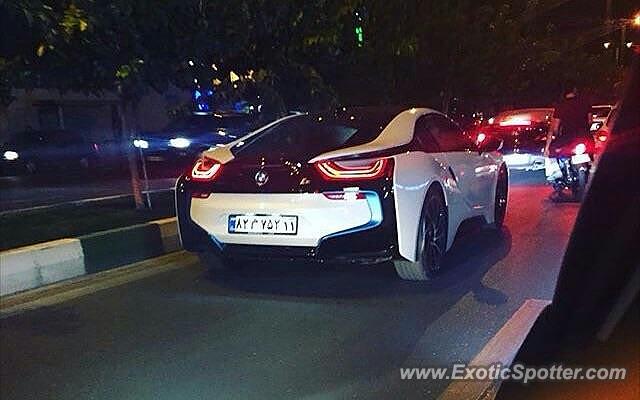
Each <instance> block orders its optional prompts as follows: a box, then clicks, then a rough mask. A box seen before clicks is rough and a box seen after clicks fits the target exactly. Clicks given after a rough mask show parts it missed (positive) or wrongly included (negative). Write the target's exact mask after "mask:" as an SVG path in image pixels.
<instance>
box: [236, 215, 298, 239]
mask: <svg viewBox="0 0 640 400" xmlns="http://www.w3.org/2000/svg"><path fill="white" fill-rule="evenodd" d="M227 226H228V231H229V233H245V234H257V235H296V234H297V233H298V217H297V216H295V215H258V214H256V215H253V214H237V215H230V216H229V223H228V225H227Z"/></svg>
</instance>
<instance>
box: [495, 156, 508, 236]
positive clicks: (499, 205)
mask: <svg viewBox="0 0 640 400" xmlns="http://www.w3.org/2000/svg"><path fill="white" fill-rule="evenodd" d="M508 193H509V174H508V173H507V168H506V167H505V166H504V165H503V166H502V167H500V172H498V181H497V183H496V194H495V199H494V204H493V207H494V213H493V216H494V217H493V226H494V227H495V228H496V229H500V228H502V225H503V224H504V217H505V216H506V214H507V197H508Z"/></svg>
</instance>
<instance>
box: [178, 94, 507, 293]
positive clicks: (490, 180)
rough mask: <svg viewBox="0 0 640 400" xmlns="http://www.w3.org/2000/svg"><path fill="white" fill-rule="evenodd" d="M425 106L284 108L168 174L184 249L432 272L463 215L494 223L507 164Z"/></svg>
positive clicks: (217, 259)
mask: <svg viewBox="0 0 640 400" xmlns="http://www.w3.org/2000/svg"><path fill="white" fill-rule="evenodd" d="M495 150H496V149H495V148H483V147H481V148H477V147H476V145H475V144H474V143H473V142H472V141H471V140H469V139H468V138H467V137H466V136H465V135H464V133H463V132H462V131H461V130H460V128H458V126H457V125H456V124H455V123H453V122H452V121H451V120H450V119H448V118H447V117H446V116H445V115H443V114H441V113H439V112H437V111H434V110H431V109H427V108H412V109H409V110H406V109H394V108H384V107H383V108H347V107H345V108H341V109H340V110H339V111H337V112H335V113H321V114H305V115H292V116H288V117H285V118H282V119H280V120H277V121H275V122H273V123H271V124H269V125H267V126H265V127H263V128H261V129H259V130H257V131H255V132H253V133H251V134H249V135H247V136H245V137H242V138H239V139H237V140H235V141H233V142H230V143H229V144H227V145H225V146H222V147H217V148H214V149H211V150H208V151H205V152H204V153H203V155H202V157H201V158H199V159H198V160H197V161H196V162H195V164H194V166H193V168H192V170H191V171H190V172H189V173H188V174H186V175H184V176H182V177H181V178H180V179H179V180H178V183H177V190H176V192H177V193H176V197H177V200H176V201H177V214H178V221H179V229H180V236H181V239H182V243H183V246H184V248H185V249H187V250H190V251H194V252H198V253H200V255H201V258H202V260H203V263H205V264H206V265H208V266H209V267H210V268H211V269H214V270H224V269H232V268H234V262H235V261H236V260H239V259H247V258H254V259H258V260H260V261H265V260H269V259H306V260H315V261H347V262H352V263H379V262H384V261H390V260H392V261H393V262H394V265H395V268H396V271H397V273H398V275H399V276H400V277H401V278H403V279H410V280H424V279H427V277H429V276H432V275H434V274H436V273H437V272H438V271H439V270H440V268H441V266H442V257H443V255H444V253H445V252H446V251H447V250H448V249H449V247H450V246H451V245H452V243H453V239H454V237H455V234H456V232H457V229H458V227H459V226H460V224H461V223H462V222H463V221H464V220H467V219H470V218H476V217H480V218H483V219H484V220H485V221H486V222H487V223H490V224H493V226H496V227H500V226H501V225H502V223H503V221H504V218H505V212H506V207H507V179H508V173H507V168H506V166H505V165H504V163H503V160H502V156H501V155H500V154H499V153H498V152H496V151H495Z"/></svg>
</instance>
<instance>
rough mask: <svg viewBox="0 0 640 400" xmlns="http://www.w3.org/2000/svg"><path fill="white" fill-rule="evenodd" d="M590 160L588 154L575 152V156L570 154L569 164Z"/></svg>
mask: <svg viewBox="0 0 640 400" xmlns="http://www.w3.org/2000/svg"><path fill="white" fill-rule="evenodd" d="M588 162H591V157H589V154H586V153H585V154H576V155H575V156H571V164H584V163H588Z"/></svg>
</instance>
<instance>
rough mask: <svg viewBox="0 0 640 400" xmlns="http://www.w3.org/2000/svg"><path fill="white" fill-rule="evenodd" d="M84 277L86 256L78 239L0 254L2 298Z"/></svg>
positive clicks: (61, 240) (36, 245) (0, 294)
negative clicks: (64, 280)
mask: <svg viewBox="0 0 640 400" xmlns="http://www.w3.org/2000/svg"><path fill="white" fill-rule="evenodd" d="M84 274H85V268H84V253H83V251H82V245H81V243H80V240H78V239H60V240H54V241H52V242H46V243H40V244H35V245H32V246H26V247H20V248H17V249H14V250H9V251H3V252H0V296H4V295H7V294H11V293H15V292H18V291H21V290H27V289H32V288H35V287H39V286H43V285H47V284H49V283H54V282H58V281H61V280H63V279H69V278H74V277H76V276H80V275H84Z"/></svg>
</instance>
